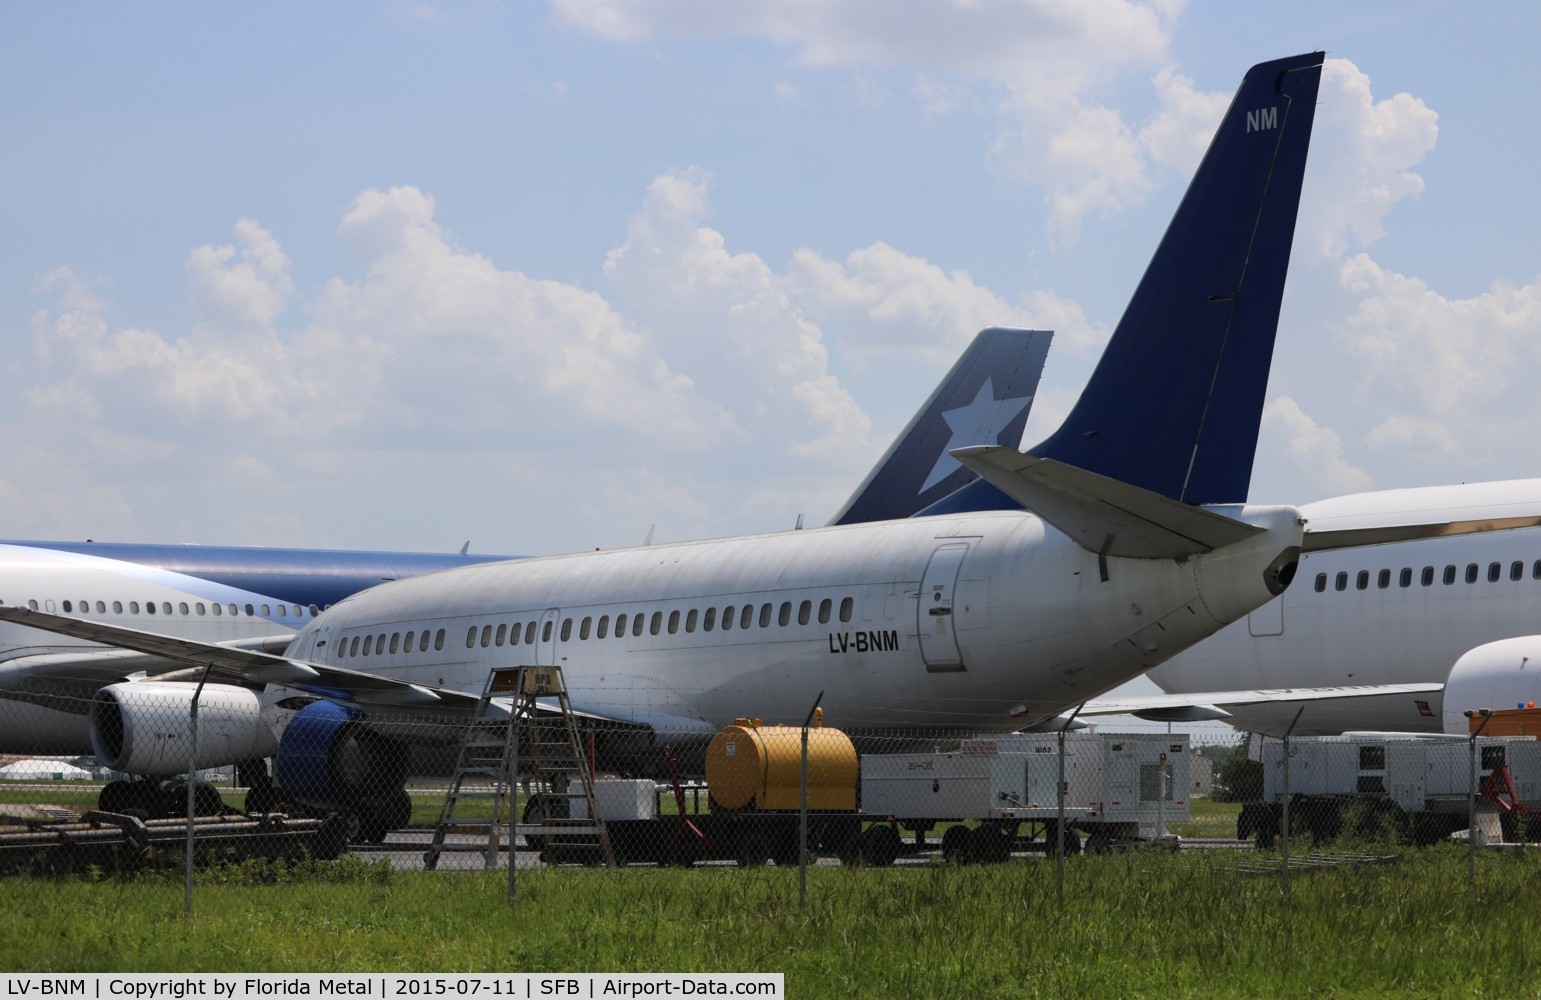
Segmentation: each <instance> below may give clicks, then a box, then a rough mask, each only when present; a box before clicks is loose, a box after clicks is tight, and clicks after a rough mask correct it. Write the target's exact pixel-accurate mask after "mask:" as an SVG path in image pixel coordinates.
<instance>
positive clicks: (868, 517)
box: [829, 327, 1053, 524]
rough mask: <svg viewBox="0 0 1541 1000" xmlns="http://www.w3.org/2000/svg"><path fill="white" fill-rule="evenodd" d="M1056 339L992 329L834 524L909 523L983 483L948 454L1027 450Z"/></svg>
mask: <svg viewBox="0 0 1541 1000" xmlns="http://www.w3.org/2000/svg"><path fill="white" fill-rule="evenodd" d="M1052 338H1053V334H1052V333H1050V332H1049V331H1047V330H1009V329H1006V328H1004V327H991V328H990V329H988V330H983V331H981V332H980V333H979V335H978V336H976V337H975V338H974V342H973V343H972V344H970V345H969V347H968V350H966V351H964V352H963V356H962V357H960V358H959V359H958V362H957V364H955V365H953V366H952V370H951V371H949V372H948V373H947V377H946V378H944V379H942V382H941V384H940V385H938V386H937V387H936V391H935V392H933V393H932V394H931V398H930V399H928V400H926V405H924V406H922V407H921V408H920V410H919V412H917V413H916V414H915V416H914V417H913V418H911V420H910V422H909V425H908V426H906V427H905V428H904V431H903V432H902V433H901V434H900V435H899V436H898V437H897V438H895V439H894V443H893V444H892V445H890V446H889V448H888V451H887V452H886V453H885V454H884V455H883V458H882V460H881V461H879V462H878V464H877V465H875V466H873V468H872V471H871V472H869V473H867V478H866V479H865V480H863V482H862V484H861V486H859V487H858V488H857V490H856V492H855V493H853V494H851V498H850V499H849V500H847V501H846V502H845V504H844V506H842V507H841V509H840V513H839V514H836V515H835V517H834V519H833V520H831V521H830V522H829V523H830V524H857V523H861V522H865V521H892V520H898V519H900V518H905V517H909V516H911V515H912V514H914V513H915V512H916V511H919V510H921V509H923V508H925V507H926V506H928V505H929V504H932V503H935V502H936V501H938V500H940V499H942V498H943V497H945V496H947V495H948V494H950V493H953V492H955V491H957V490H958V489H960V488H961V487H963V486H965V485H967V484H968V483H970V482H972V481H974V480H975V479H976V478H977V477H976V476H975V474H974V473H973V472H970V471H969V470H968V469H965V468H964V467H963V466H962V465H961V464H960V463H959V462H958V460H957V459H956V458H953V457H952V455H950V454H948V453H949V452H951V451H953V450H954V449H957V448H964V447H968V446H970V445H980V444H1001V445H1005V446H1006V447H1008V448H1017V447H1020V446H1021V441H1022V429H1023V428H1024V427H1026V426H1027V415H1028V413H1029V411H1030V410H1031V409H1032V406H1033V395H1034V394H1035V393H1036V392H1037V391H1038V380H1039V378H1040V377H1041V376H1042V374H1043V365H1044V361H1045V360H1046V359H1047V358H1048V354H1049V341H1050V340H1051V339H1052Z"/></svg>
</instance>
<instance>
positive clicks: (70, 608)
mask: <svg viewBox="0 0 1541 1000" xmlns="http://www.w3.org/2000/svg"><path fill="white" fill-rule="evenodd" d="M74 609H75V605H74V604H72V603H70V602H69V601H65V602H64V613H65V614H69V613H70V612H71V611H73V610H74ZM799 850H801V848H799Z"/></svg>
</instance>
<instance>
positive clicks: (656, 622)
mask: <svg viewBox="0 0 1541 1000" xmlns="http://www.w3.org/2000/svg"><path fill="white" fill-rule="evenodd" d="M662 631H663V612H662V611H654V612H653V620H652V621H651V622H650V623H649V624H648V627H647V632H648V635H657V634H658V633H660V632H662ZM800 849H801V848H799V850H800Z"/></svg>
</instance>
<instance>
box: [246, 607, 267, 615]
mask: <svg viewBox="0 0 1541 1000" xmlns="http://www.w3.org/2000/svg"><path fill="white" fill-rule="evenodd" d="M256 613H257V612H256V611H255V610H254V609H253V608H252V606H251V605H250V604H248V605H246V616H247V617H248V618H251V617H253V616H255V615H256ZM263 613H264V614H266V613H267V612H266V611H265V610H264V612H263Z"/></svg>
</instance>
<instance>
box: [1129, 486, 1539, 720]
mask: <svg viewBox="0 0 1541 1000" xmlns="http://www.w3.org/2000/svg"><path fill="white" fill-rule="evenodd" d="M1301 513H1302V514H1303V515H1304V517H1305V518H1306V520H1307V536H1306V537H1307V544H1306V550H1307V551H1306V552H1305V553H1304V554H1303V555H1302V556H1301V560H1300V568H1299V571H1298V578H1297V580H1296V582H1295V584H1294V585H1293V586H1291V587H1290V588H1289V589H1288V590H1287V591H1285V593H1284V594H1283V595H1282V596H1281V597H1279V598H1277V599H1275V600H1273V601H1271V602H1269V603H1268V604H1266V605H1264V606H1263V607H1261V608H1259V609H1257V610H1256V611H1253V612H1252V613H1251V614H1250V615H1249V616H1248V617H1247V618H1246V620H1244V621H1238V622H1236V623H1234V624H1232V625H1230V626H1228V627H1226V628H1225V629H1222V630H1221V631H1220V632H1219V634H1217V635H1215V636H1213V637H1212V638H1209V639H1206V640H1205V641H1204V642H1202V643H1200V644H1199V645H1197V646H1195V647H1194V648H1192V649H1189V650H1186V651H1184V652H1183V653H1181V654H1179V655H1178V656H1176V657H1173V658H1172V659H1171V660H1169V661H1168V662H1166V663H1164V664H1162V665H1161V666H1160V667H1158V668H1157V669H1155V670H1153V671H1151V673H1150V677H1151V679H1152V680H1154V681H1155V682H1156V684H1157V685H1159V686H1160V687H1161V688H1162V690H1164V691H1167V692H1169V693H1170V697H1168V698H1165V699H1162V698H1159V697H1157V698H1154V699H1139V700H1138V701H1139V704H1137V705H1134V706H1133V707H1135V708H1142V707H1143V708H1147V709H1149V708H1155V709H1158V710H1157V711H1156V712H1142V714H1146V717H1150V718H1163V719H1174V720H1179V721H1181V720H1184V719H1187V720H1197V719H1204V718H1210V719H1223V720H1224V721H1226V722H1228V723H1230V724H1232V725H1235V726H1238V727H1240V728H1243V729H1248V730H1252V731H1256V732H1263V733H1272V734H1281V733H1283V732H1284V731H1286V730H1287V729H1289V727H1290V726H1291V725H1292V724H1293V725H1294V726H1295V728H1294V733H1295V734H1296V735H1322V734H1333V733H1341V732H1345V731H1350V730H1376V731H1392V732H1435V733H1437V732H1441V731H1443V732H1448V733H1465V732H1466V731H1467V720H1466V716H1465V712H1466V711H1468V710H1475V709H1482V708H1515V707H1525V706H1527V705H1533V704H1534V703H1537V702H1541V635H1537V634H1536V632H1537V630H1538V628H1541V621H1538V617H1537V610H1538V609H1541V480H1538V479H1522V480H1513V481H1509V482H1492V483H1469V484H1463V485H1459V486H1436V487H1427V488H1421V489H1404V490H1386V491H1381V492H1374V493H1361V494H1356V495H1353V496H1344V497H1336V498H1333V499H1330V500H1322V501H1319V502H1317V503H1311V504H1307V505H1305V506H1303V507H1302V508H1301ZM1454 524H1465V525H1471V526H1473V528H1474V529H1475V530H1471V531H1470V533H1461V534H1451V533H1450V531H1451V528H1450V526H1451V525H1454ZM1318 529H1320V530H1322V531H1324V532H1326V533H1329V534H1332V535H1336V536H1341V535H1342V534H1343V533H1344V532H1355V533H1358V534H1360V535H1361V536H1362V537H1363V538H1364V540H1366V541H1373V540H1374V539H1375V537H1376V536H1377V535H1380V536H1381V537H1383V538H1388V539H1392V540H1389V541H1385V542H1384V543H1382V544H1378V545H1370V546H1368V547H1363V548H1351V549H1326V550H1322V551H1311V548H1312V546H1311V543H1310V539H1311V538H1312V536H1313V535H1314V534H1315V532H1316V531H1317V530H1318ZM1469 530H1470V529H1469ZM1416 682H1431V685H1432V686H1434V687H1435V688H1436V689H1435V690H1433V691H1425V692H1408V693H1402V694H1397V695H1386V696H1380V697H1368V698H1355V699H1353V700H1345V699H1341V698H1332V697H1325V698H1312V699H1310V700H1308V701H1305V702H1303V703H1302V704H1304V706H1305V708H1304V711H1303V712H1300V709H1301V707H1302V705H1301V704H1289V705H1285V704H1279V703H1267V702H1258V703H1252V704H1245V703H1239V698H1244V697H1245V696H1243V695H1238V692H1236V691H1235V690H1228V689H1236V688H1270V689H1271V688H1283V687H1300V688H1306V687H1329V686H1333V685H1377V684H1413V683H1416ZM1297 712H1300V714H1299V719H1298V721H1297V720H1296V713H1297Z"/></svg>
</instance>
